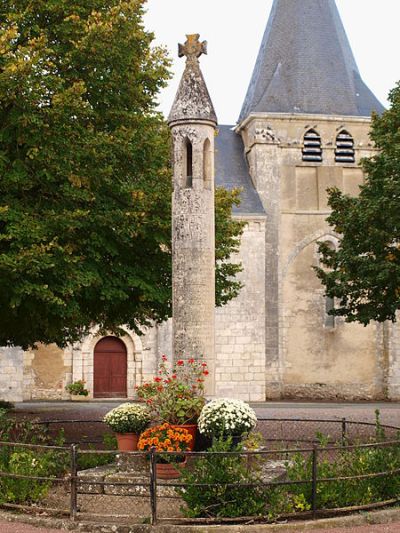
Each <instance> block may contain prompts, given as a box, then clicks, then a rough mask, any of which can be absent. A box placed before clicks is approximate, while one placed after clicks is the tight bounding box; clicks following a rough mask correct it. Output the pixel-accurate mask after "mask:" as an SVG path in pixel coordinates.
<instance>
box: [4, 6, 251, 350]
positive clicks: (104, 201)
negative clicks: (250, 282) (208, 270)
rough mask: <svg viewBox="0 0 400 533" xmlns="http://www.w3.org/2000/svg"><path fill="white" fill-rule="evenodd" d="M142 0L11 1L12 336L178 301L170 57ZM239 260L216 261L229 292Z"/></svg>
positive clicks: (47, 336) (8, 264) (34, 335)
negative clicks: (159, 107) (159, 100)
mask: <svg viewBox="0 0 400 533" xmlns="http://www.w3.org/2000/svg"><path fill="white" fill-rule="evenodd" d="M144 4H145V0H127V1H122V0H19V1H18V2H15V1H14V0H1V1H0V324H1V326H0V345H5V344H15V345H20V346H23V347H27V346H29V345H32V344H33V343H35V342H43V343H51V342H55V343H57V344H59V345H65V344H66V343H67V342H72V341H75V340H78V339H79V338H80V337H81V336H82V335H83V334H85V333H86V332H87V331H88V329H89V328H90V327H91V326H92V325H93V324H98V325H99V326H100V328H101V330H102V331H106V330H108V331H113V332H115V333H118V332H119V326H120V325H122V324H125V325H128V326H129V327H130V328H132V329H133V330H135V331H137V332H139V329H140V327H141V326H143V325H146V324H148V323H149V321H150V320H155V321H161V320H164V319H165V318H166V317H167V316H168V315H169V314H170V300H171V254H170V224H171V222H170V211H171V205H170V202H171V170H170V168H169V155H170V146H169V131H168V128H167V126H166V124H165V121H164V120H163V118H162V116H161V115H160V114H159V113H157V111H156V97H157V95H158V92H159V90H160V88H162V87H163V86H164V85H165V84H166V82H167V80H168V78H169V71H168V67H169V60H168V58H167V56H166V52H165V50H164V49H162V48H159V47H152V46H151V43H152V40H153V35H152V34H151V33H149V32H147V31H145V29H144V27H143V6H144ZM218 196H219V198H220V200H219V202H220V203H221V204H222V207H220V208H219V209H218V210H217V212H218V216H217V226H218V230H217V240H218V251H217V257H218V259H219V260H221V259H227V257H229V255H230V252H229V251H230V250H231V251H233V250H234V248H235V246H236V245H237V244H236V240H237V238H238V237H239V236H240V232H241V226H240V224H239V225H238V224H237V223H235V222H233V221H230V213H228V212H229V209H228V204H229V202H230V203H231V205H232V203H234V202H235V201H236V200H235V193H233V195H232V193H228V192H225V193H222V192H221V193H218ZM221 228H223V231H222V230H221ZM223 232H226V238H225V237H224V235H223ZM236 271H237V267H236V266H232V267H231V266H229V264H227V265H221V264H220V262H218V272H219V274H218V275H217V276H218V280H219V284H218V288H219V291H218V294H219V296H218V301H219V303H224V302H225V301H227V300H228V299H229V298H231V297H233V296H234V295H235V294H236V292H237V290H238V285H237V282H235V280H233V279H230V278H229V275H230V274H234V273H235V272H236Z"/></svg>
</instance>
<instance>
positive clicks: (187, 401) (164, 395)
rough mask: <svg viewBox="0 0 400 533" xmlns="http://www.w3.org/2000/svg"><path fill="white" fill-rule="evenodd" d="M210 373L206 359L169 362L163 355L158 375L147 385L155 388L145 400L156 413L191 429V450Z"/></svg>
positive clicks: (176, 425)
mask: <svg viewBox="0 0 400 533" xmlns="http://www.w3.org/2000/svg"><path fill="white" fill-rule="evenodd" d="M207 375H208V370H207V363H205V362H204V361H197V360H195V359H193V358H192V359H188V360H187V361H184V360H183V359H180V360H178V361H176V362H175V363H174V364H173V365H169V364H168V359H167V357H166V356H165V355H163V356H162V360H161V363H160V365H159V369H158V375H157V376H156V377H155V378H154V380H153V382H152V383H151V385H152V387H151V388H150V387H149V388H148V389H149V391H150V390H151V391H152V392H151V393H150V394H149V396H148V398H147V400H146V402H147V404H148V406H149V408H150V410H151V412H152V415H153V417H154V418H155V419H157V420H159V421H160V422H167V423H169V424H171V425H172V426H173V427H183V428H184V429H186V430H188V431H189V433H190V434H191V435H192V441H191V444H190V449H191V450H193V448H194V445H195V438H196V431H197V420H198V418H199V416H200V413H201V410H202V409H203V407H204V405H205V398H204V380H205V378H206V376H207ZM154 385H156V386H155V387H154ZM145 386H146V384H144V385H143V386H142V387H143V388H144V387H145Z"/></svg>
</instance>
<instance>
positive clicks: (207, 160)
mask: <svg viewBox="0 0 400 533" xmlns="http://www.w3.org/2000/svg"><path fill="white" fill-rule="evenodd" d="M211 155H212V154H211V143H210V141H209V139H206V140H205V142H204V148H203V174H204V188H205V189H211V181H212V157H211Z"/></svg>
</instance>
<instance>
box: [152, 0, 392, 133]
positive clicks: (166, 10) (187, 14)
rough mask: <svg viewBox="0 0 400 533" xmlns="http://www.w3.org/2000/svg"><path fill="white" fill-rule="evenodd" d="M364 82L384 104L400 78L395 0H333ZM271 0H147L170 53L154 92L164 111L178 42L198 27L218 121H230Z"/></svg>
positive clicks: (176, 67) (178, 71)
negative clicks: (165, 76) (165, 77)
mask: <svg viewBox="0 0 400 533" xmlns="http://www.w3.org/2000/svg"><path fill="white" fill-rule="evenodd" d="M336 4H337V6H338V9H339V12H340V15H341V18H342V21H343V24H344V27H345V30H346V32H347V36H348V38H349V40H350V44H351V46H352V49H353V53H354V56H355V58H356V61H357V63H358V67H359V70H360V72H361V76H362V77H363V79H364V82H365V83H366V84H367V85H368V86H369V88H370V89H371V90H372V91H373V92H374V94H375V95H376V97H377V98H378V99H379V100H380V101H381V102H382V103H383V104H384V105H385V106H387V95H388V93H389V91H390V90H391V89H392V88H393V87H394V86H395V84H396V83H397V81H399V80H400V61H399V55H400V27H399V21H400V0H336ZM271 6H272V0H245V1H244V0H148V1H147V13H146V16H145V25H146V28H147V29H148V30H150V31H152V32H154V34H155V36H156V41H155V42H156V44H160V45H164V46H166V47H167V49H168V51H169V54H170V56H171V57H172V58H173V66H172V70H173V73H174V77H173V79H172V80H171V81H170V83H169V86H168V87H167V88H166V89H164V90H163V91H162V93H161V95H160V109H161V110H162V111H163V112H164V114H166V115H168V112H169V110H170V108H171V106H172V103H173V99H174V96H175V93H176V91H177V88H178V84H179V80H180V78H181V75H182V72H183V67H184V59H179V58H178V57H177V49H178V42H180V43H184V42H185V40H186V39H185V35H186V34H189V33H199V34H200V37H201V39H202V40H207V41H208V55H207V56H202V57H201V59H200V61H201V68H202V71H203V74H204V77H205V79H206V82H207V86H208V89H209V92H210V94H211V98H212V100H213V103H214V107H215V110H216V112H217V116H218V121H219V123H220V124H235V123H236V121H237V118H238V116H239V113H240V109H241V106H242V103H243V100H244V97H245V94H246V91H247V87H248V84H249V82H250V78H251V74H252V72H253V68H254V64H255V61H256V57H257V53H258V50H259V47H260V44H261V40H262V36H263V33H264V30H265V27H266V24H267V21H268V16H269V13H270V10H271Z"/></svg>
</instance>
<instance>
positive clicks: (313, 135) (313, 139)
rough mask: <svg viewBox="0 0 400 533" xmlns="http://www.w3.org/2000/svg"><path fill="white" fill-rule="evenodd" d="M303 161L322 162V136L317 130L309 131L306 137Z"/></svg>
mask: <svg viewBox="0 0 400 533" xmlns="http://www.w3.org/2000/svg"><path fill="white" fill-rule="evenodd" d="M303 161H310V162H313V163H320V162H321V161H322V146H321V136H320V135H319V133H317V132H316V131H315V130H308V131H307V132H306V134H305V135H304V145H303Z"/></svg>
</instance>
